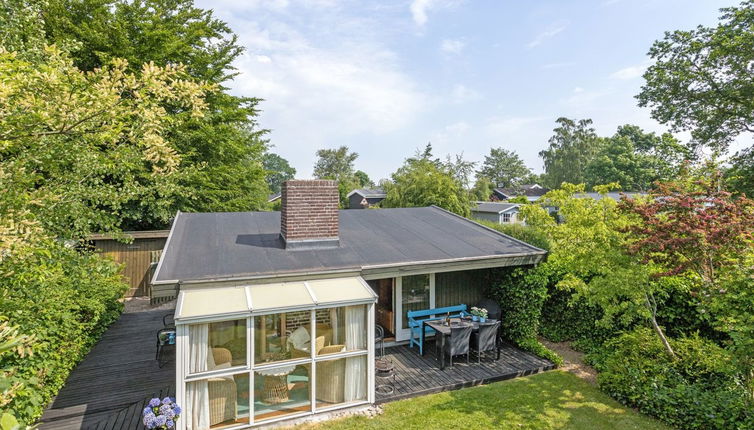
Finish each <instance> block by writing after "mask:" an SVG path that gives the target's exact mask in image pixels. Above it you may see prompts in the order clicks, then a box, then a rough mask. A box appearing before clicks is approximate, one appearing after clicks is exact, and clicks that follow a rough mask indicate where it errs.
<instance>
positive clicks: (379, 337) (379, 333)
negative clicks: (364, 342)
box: [374, 324, 385, 357]
mask: <svg viewBox="0 0 754 430" xmlns="http://www.w3.org/2000/svg"><path fill="white" fill-rule="evenodd" d="M374 343H376V344H377V345H379V346H378V347H377V348H375V349H376V352H379V354H380V355H379V356H380V357H382V356H384V355H385V329H384V328H382V326H381V325H379V324H375V325H374Z"/></svg>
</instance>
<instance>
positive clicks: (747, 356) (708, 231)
mask: <svg viewBox="0 0 754 430" xmlns="http://www.w3.org/2000/svg"><path fill="white" fill-rule="evenodd" d="M652 197H653V199H651V200H646V201H637V200H633V199H628V200H624V201H623V202H622V204H621V207H622V208H623V209H624V210H625V211H627V212H629V213H631V214H632V215H634V216H636V217H638V218H639V220H640V221H641V222H640V223H638V224H635V225H632V226H629V228H628V230H629V231H630V232H631V233H632V234H633V235H634V236H635V238H636V239H635V240H634V241H633V242H632V243H631V244H630V246H629V250H630V251H631V252H632V253H633V254H634V255H637V256H638V257H639V258H641V261H642V262H646V263H649V264H656V265H659V267H661V268H662V270H661V271H659V272H657V273H655V274H654V275H655V277H657V278H666V277H675V276H679V275H680V276H684V277H686V278H690V279H692V280H693V281H695V282H694V284H693V289H692V293H693V294H695V295H696V296H697V297H698V298H699V299H700V303H701V305H702V306H705V307H706V308H707V309H712V310H714V311H715V313H714V314H713V316H714V317H715V318H716V319H717V320H718V323H719V324H720V326H721V327H722V328H723V329H725V330H727V332H728V333H731V336H732V337H733V339H734V344H733V346H734V348H733V349H734V351H737V352H739V362H741V363H742V367H744V368H745V374H746V379H747V381H748V386H749V391H750V393H751V394H752V400H754V359H752V353H754V329H752V328H751V327H747V326H748V324H749V323H750V322H751V321H752V314H751V308H750V305H751V303H752V302H751V301H749V302H748V303H749V305H744V304H743V303H745V302H746V301H747V300H751V299H752V298H754V281H752V279H754V278H752V277H751V275H752V269H751V268H752V263H754V201H753V200H750V199H748V198H746V197H738V198H733V197H732V195H731V194H730V193H729V192H727V191H725V190H724V189H723V188H722V186H721V174H720V173H719V172H718V173H716V174H714V175H704V176H702V177H700V178H698V179H696V178H694V177H686V178H682V179H681V180H678V181H674V182H668V183H661V184H659V185H658V188H657V189H656V190H654V191H653V192H652ZM747 308H748V309H747ZM741 353H742V354H741Z"/></svg>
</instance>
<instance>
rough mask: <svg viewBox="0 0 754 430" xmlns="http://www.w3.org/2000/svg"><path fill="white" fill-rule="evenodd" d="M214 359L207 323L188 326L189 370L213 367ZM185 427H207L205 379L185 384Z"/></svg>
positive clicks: (200, 428)
mask: <svg viewBox="0 0 754 430" xmlns="http://www.w3.org/2000/svg"><path fill="white" fill-rule="evenodd" d="M214 367H215V360H214V357H213V356H212V348H211V346H210V344H209V324H197V325H192V326H189V372H190V373H197V372H203V371H206V370H210V369H214ZM185 407H186V414H185V415H186V417H188V419H187V420H186V427H187V429H188V430H205V429H208V428H209V388H208V385H207V381H197V382H190V383H188V384H186V405H185Z"/></svg>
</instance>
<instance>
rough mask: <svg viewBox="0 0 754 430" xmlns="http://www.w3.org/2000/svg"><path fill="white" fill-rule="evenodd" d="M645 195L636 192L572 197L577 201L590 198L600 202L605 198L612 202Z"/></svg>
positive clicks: (582, 194)
mask: <svg viewBox="0 0 754 430" xmlns="http://www.w3.org/2000/svg"><path fill="white" fill-rule="evenodd" d="M646 195H647V193H644V192H638V191H610V192H608V193H606V194H600V193H578V194H574V197H576V198H578V199H585V198H591V199H595V200H602V199H603V198H605V197H608V198H611V199H613V200H615V201H616V202H617V201H620V199H622V198H623V197H628V198H635V197H639V196H646Z"/></svg>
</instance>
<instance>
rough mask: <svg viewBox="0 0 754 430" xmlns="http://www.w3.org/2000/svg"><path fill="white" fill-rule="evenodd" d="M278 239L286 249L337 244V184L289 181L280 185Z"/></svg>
mask: <svg viewBox="0 0 754 430" xmlns="http://www.w3.org/2000/svg"><path fill="white" fill-rule="evenodd" d="M281 200H282V202H281V209H280V236H281V237H282V238H283V241H284V242H285V248H286V249H312V248H331V247H337V246H338V245H339V239H338V204H339V203H340V194H339V193H338V183H337V182H336V181H331V180H324V179H315V180H292V181H286V182H284V183H283V188H282V192H281Z"/></svg>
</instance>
